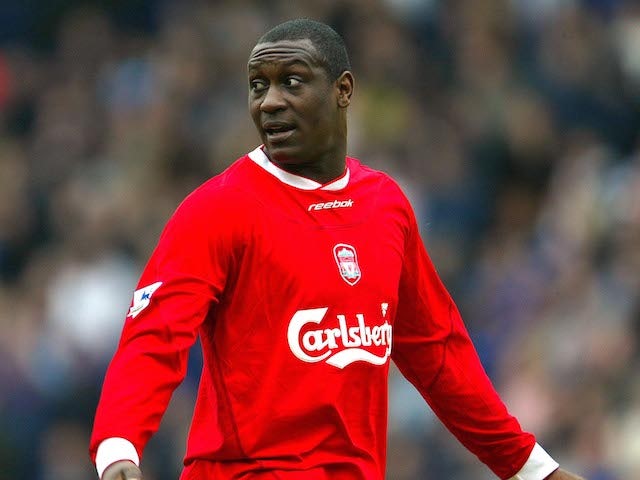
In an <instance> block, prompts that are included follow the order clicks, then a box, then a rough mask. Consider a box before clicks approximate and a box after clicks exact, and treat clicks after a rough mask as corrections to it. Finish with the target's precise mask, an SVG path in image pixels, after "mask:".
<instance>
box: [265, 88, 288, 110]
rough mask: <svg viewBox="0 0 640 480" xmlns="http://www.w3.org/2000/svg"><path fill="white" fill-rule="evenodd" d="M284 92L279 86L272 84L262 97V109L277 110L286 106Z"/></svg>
mask: <svg viewBox="0 0 640 480" xmlns="http://www.w3.org/2000/svg"><path fill="white" fill-rule="evenodd" d="M286 105H287V104H286V102H285V100H284V96H283V95H282V92H281V91H280V89H279V88H278V87H277V86H273V85H272V86H270V87H269V88H268V89H267V93H266V94H265V95H264V97H263V99H262V103H261V104H260V110H262V111H263V112H266V113H271V112H276V111H278V110H282V109H284V108H285V107H286Z"/></svg>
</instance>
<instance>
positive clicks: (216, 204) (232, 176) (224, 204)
mask: <svg viewBox="0 0 640 480" xmlns="http://www.w3.org/2000/svg"><path fill="white" fill-rule="evenodd" d="M250 163H251V160H250V159H249V157H248V156H247V155H244V156H242V157H240V158H238V159H236V160H235V161H234V162H233V163H232V164H231V165H229V166H228V167H227V168H226V169H225V170H224V171H222V172H220V173H218V174H217V175H215V176H213V177H211V178H209V179H208V180H206V181H205V182H203V183H202V184H201V185H200V186H198V187H197V188H195V189H194V190H193V191H192V192H191V193H189V194H188V195H187V196H186V197H185V198H184V200H183V201H182V202H181V204H180V206H179V207H178V211H184V210H189V211H200V212H205V213H206V214H207V215H211V214H219V213H220V212H222V211H227V212H229V211H237V210H238V208H241V207H242V205H243V204H245V203H246V201H249V200H250V197H251V194H250V192H251V191H252V187H251V182H252V180H251V178H250V177H251V171H250Z"/></svg>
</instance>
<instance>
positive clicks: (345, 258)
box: [333, 243, 362, 286]
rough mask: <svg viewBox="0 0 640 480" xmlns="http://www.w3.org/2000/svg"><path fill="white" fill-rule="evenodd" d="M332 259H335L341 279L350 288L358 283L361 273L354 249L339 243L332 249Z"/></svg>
mask: <svg viewBox="0 0 640 480" xmlns="http://www.w3.org/2000/svg"><path fill="white" fill-rule="evenodd" d="M333 258H335V259H336V263H337V264H338V271H339V272H340V276H341V277H342V279H343V280H344V281H345V282H347V283H348V284H349V285H351V286H353V285H355V284H356V283H358V280H360V277H361V276H362V272H360V266H359V265H358V254H357V253H356V249H355V248H353V247H352V246H351V245H347V244H346V243H339V244H337V245H336V246H335V247H333Z"/></svg>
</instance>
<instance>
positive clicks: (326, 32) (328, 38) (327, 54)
mask: <svg viewBox="0 0 640 480" xmlns="http://www.w3.org/2000/svg"><path fill="white" fill-rule="evenodd" d="M304 39H308V40H311V43H312V44H313V46H314V47H316V50H317V51H318V53H319V54H320V57H321V58H320V61H321V62H322V67H323V68H324V69H325V70H326V71H327V73H328V74H329V77H330V79H331V80H335V79H336V78H338V77H339V76H340V74H341V73H342V72H344V71H346V70H351V63H350V62H349V56H348V55H347V47H346V46H345V44H344V40H343V39H342V37H341V36H340V35H339V34H338V32H336V31H335V30H334V29H333V28H331V27H330V26H329V25H327V24H325V23H322V22H318V21H316V20H311V19H309V18H297V19H295V20H289V21H286V22H284V23H281V24H280V25H276V26H275V27H273V28H272V29H271V30H269V31H268V32H267V33H265V34H264V35H263V36H262V37H260V40H258V43H256V45H257V44H260V43H268V42H279V41H281V40H304Z"/></svg>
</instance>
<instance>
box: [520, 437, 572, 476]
mask: <svg viewBox="0 0 640 480" xmlns="http://www.w3.org/2000/svg"><path fill="white" fill-rule="evenodd" d="M559 466H560V465H559V464H558V462H556V461H555V460H554V459H553V458H551V456H550V455H549V454H548V453H547V452H545V450H544V448H542V447H541V446H540V445H539V444H537V443H536V444H535V445H534V447H533V450H531V453H530V454H529V459H528V460H527V461H526V463H525V464H524V465H523V467H522V468H521V469H520V471H519V472H518V473H516V474H515V476H513V477H511V479H510V480H544V479H545V478H547V477H548V476H549V475H551V474H552V473H553V472H554V471H555V470H557V469H558V467H559Z"/></svg>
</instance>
